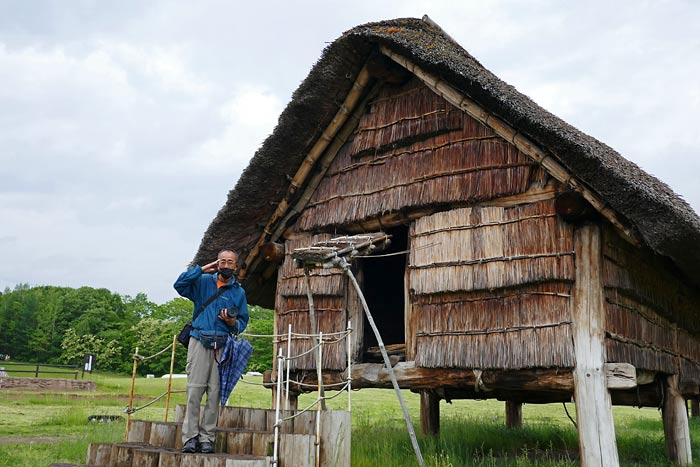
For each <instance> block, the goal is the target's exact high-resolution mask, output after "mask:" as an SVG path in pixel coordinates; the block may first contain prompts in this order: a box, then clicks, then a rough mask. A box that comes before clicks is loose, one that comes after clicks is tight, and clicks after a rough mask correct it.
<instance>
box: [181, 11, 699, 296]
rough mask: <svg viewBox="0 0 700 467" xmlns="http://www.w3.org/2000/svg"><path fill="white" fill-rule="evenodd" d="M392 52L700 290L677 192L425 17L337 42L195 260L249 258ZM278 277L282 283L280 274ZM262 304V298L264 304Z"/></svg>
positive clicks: (690, 233)
mask: <svg viewBox="0 0 700 467" xmlns="http://www.w3.org/2000/svg"><path fill="white" fill-rule="evenodd" d="M381 46H384V47H386V48H388V49H390V50H391V51H393V52H395V53H397V54H400V55H403V56H404V57H407V58H410V60H411V61H413V62H414V63H415V64H417V65H418V66H420V67H421V68H422V69H424V70H426V71H428V72H430V73H432V74H434V75H438V76H440V77H441V78H442V79H443V80H445V81H446V82H448V83H449V84H450V85H451V86H453V87H454V88H456V89H458V90H459V91H460V92H462V93H463V94H464V95H466V96H469V97H470V98H471V99H472V100H473V101H476V102H477V103H479V104H480V105H481V106H482V107H483V108H485V109H487V110H488V111H489V112H491V113H493V114H494V115H496V116H498V117H500V118H501V119H502V120H504V121H506V122H507V123H509V124H510V125H511V126H512V127H514V128H517V130H518V131H519V132H520V133H522V134H524V135H526V136H527V137H528V138H530V139H531V140H532V141H534V142H535V143H536V144H538V145H539V147H540V148H542V149H544V150H545V151H547V152H549V153H551V154H552V156H553V157H554V158H555V159H557V160H558V161H559V162H560V163H561V164H562V165H563V166H565V167H566V168H567V169H568V170H569V171H570V172H571V173H572V174H574V175H575V177H576V178H577V179H578V180H579V181H581V182H583V183H584V184H585V185H586V186H587V188H588V189H589V190H591V191H592V192H593V193H595V194H596V195H597V196H598V197H599V198H600V199H601V200H602V201H603V202H605V203H606V204H607V206H609V207H610V208H611V209H612V210H613V211H615V212H616V213H617V214H618V215H619V216H620V217H621V218H622V219H624V220H625V222H626V224H628V225H629V226H630V227H631V228H632V229H633V230H636V232H635V233H636V234H637V235H638V237H639V238H640V239H641V240H642V242H643V243H644V244H645V245H646V246H647V247H649V248H650V249H651V250H653V251H654V252H655V253H657V254H659V255H662V256H666V257H668V258H670V259H671V260H672V261H673V262H674V263H675V265H676V266H677V267H678V268H679V269H680V270H681V271H682V272H683V273H684V274H685V275H687V276H688V277H689V279H690V280H691V281H692V282H694V283H696V284H700V248H698V245H700V218H698V215H697V214H696V213H695V212H694V211H693V209H692V208H691V207H690V206H689V205H688V204H687V203H686V202H685V201H684V200H683V199H681V198H680V197H679V196H678V195H677V194H675V193H674V192H673V190H671V188H670V187H669V186H668V185H666V184H665V183H663V182H662V181H660V180H658V179H656V178H655V177H653V176H651V175H649V174H647V173H646V172H644V171H643V170H642V169H640V168H639V167H638V166H637V165H635V164H634V163H632V162H630V161H628V160H627V159H625V158H624V157H622V156H621V155H620V154H618V153H617V152H616V151H615V150H613V149H612V148H610V147H608V146H607V145H605V144H603V143H601V142H600V141H598V140H596V139H595V138H593V137H591V136H589V135H586V134H584V133H583V132H581V131H579V130H577V129H576V128H574V127H572V126H571V125H569V124H567V123H566V122H564V121H562V120H561V119H559V118H558V117H556V116H555V115H553V114H551V113H549V112H548V111H546V110H544V109H543V108H541V107H540V106H538V105H537V104H536V103H535V102H533V101H532V100H531V99H530V98H528V97H527V96H525V95H523V94H521V93H519V92H518V91H517V90H516V89H515V88H514V87H513V86H510V85H508V84H507V83H505V82H503V81H501V80H500V79H499V78H498V77H496V76H495V75H494V74H493V73H491V72H490V71H489V70H487V69H486V68H484V67H483V66H482V65H481V64H480V63H479V62H478V61H477V60H476V59H475V58H474V57H472V56H471V55H470V54H469V53H468V52H467V51H466V50H464V49H463V48H462V47H461V46H460V45H459V44H457V43H455V42H454V41H453V40H452V39H451V38H450V37H449V36H448V35H446V34H445V33H444V32H443V31H442V30H441V29H439V28H438V27H435V26H433V25H431V24H429V23H428V22H425V21H423V20H419V19H396V20H390V21H383V22H378V23H370V24H366V25H362V26H358V27H355V28H353V29H351V30H349V31H347V32H346V33H344V34H343V35H342V36H341V37H340V38H338V39H337V40H336V41H334V42H333V43H331V44H330V45H329V46H328V47H327V48H326V49H325V50H324V52H323V55H322V56H321V58H320V60H319V61H318V63H316V65H315V66H314V67H313V68H312V70H311V72H310V73H309V75H308V77H307V78H306V79H305V80H304V82H303V83H302V84H301V85H300V86H299V88H298V89H297V90H296V92H295V93H294V95H293V96H292V100H291V102H290V103H289V104H288V105H287V108H286V109H285V110H284V112H283V113H282V114H281V116H280V118H279V122H278V124H277V127H276V128H275V130H274V132H273V134H272V135H271V136H269V137H268V138H267V140H265V142H264V143H263V145H262V147H261V148H260V149H259V150H258V151H257V152H256V153H255V156H254V157H253V159H252V160H251V161H250V164H249V165H248V167H247V168H246V169H245V171H244V172H243V174H242V175H241V178H240V179H239V181H238V183H237V184H236V187H235V188H234V189H233V190H231V191H230V192H229V195H228V200H227V201H226V204H225V205H224V206H223V207H222V208H221V210H220V211H219V213H218V214H217V216H216V217H215V218H214V220H213V221H212V223H211V225H210V226H209V228H208V229H207V231H206V233H205V235H204V238H203V239H202V243H201V245H200V247H199V250H198V251H197V254H196V256H195V258H194V260H193V262H194V263H205V262H208V261H210V260H211V258H213V257H214V256H215V255H216V252H217V251H218V250H219V249H220V248H222V247H224V246H232V247H234V248H236V249H237V250H239V251H240V252H241V258H242V259H245V257H246V255H248V253H249V252H250V251H251V249H252V248H253V246H254V245H255V243H256V242H257V241H258V239H259V238H260V236H261V235H262V233H263V229H264V227H265V224H266V223H267V221H268V220H269V218H270V217H271V215H272V213H273V212H274V211H275V208H276V205H277V204H278V203H279V202H280V201H281V200H282V199H283V198H284V196H285V194H286V193H287V190H288V188H289V181H290V179H291V177H293V176H294V174H295V173H296V171H297V169H298V168H299V166H300V164H301V162H302V160H303V159H304V157H305V156H306V154H307V152H308V150H309V148H311V146H312V145H313V144H314V143H315V142H316V140H317V139H318V137H319V136H320V135H321V133H322V132H323V130H324V128H325V127H326V126H327V125H328V124H329V123H330V121H331V119H332V118H333V116H334V115H335V114H336V112H337V111H338V109H339V106H340V104H341V103H342V102H343V99H344V98H345V96H346V95H347V94H348V92H349V90H350V87H351V86H352V84H353V82H354V80H355V77H356V76H357V74H358V72H359V70H360V69H361V68H362V66H363V64H364V63H365V62H366V60H367V58H368V57H369V56H370V55H371V54H372V53H373V52H376V51H377V50H378V48H379V47H381ZM257 272H259V271H247V274H246V275H247V278H248V279H249V280H247V281H246V282H247V284H245V285H246V290H247V291H248V293H249V296H250V301H251V302H253V303H261V304H262V303H267V304H268V305H269V304H270V301H271V300H272V299H273V295H271V292H272V291H273V290H274V283H272V284H270V281H267V283H266V284H265V283H263V282H264V281H260V280H259V278H258V279H257V280H252V278H254V277H256V273H257ZM273 281H274V278H273ZM256 300H257V301H256Z"/></svg>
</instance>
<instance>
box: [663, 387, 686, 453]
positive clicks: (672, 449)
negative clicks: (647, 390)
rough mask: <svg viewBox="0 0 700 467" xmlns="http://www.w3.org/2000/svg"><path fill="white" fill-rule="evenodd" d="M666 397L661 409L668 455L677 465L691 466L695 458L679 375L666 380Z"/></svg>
mask: <svg viewBox="0 0 700 467" xmlns="http://www.w3.org/2000/svg"><path fill="white" fill-rule="evenodd" d="M664 387H665V391H664V392H665V397H664V404H663V406H662V407H661V414H662V417H663V422H664V436H665V438H666V455H667V456H668V458H669V459H670V460H671V461H672V462H673V463H675V464H676V465H690V464H692V463H693V456H692V452H691V449H690V428H689V427H688V412H687V410H688V409H687V406H686V404H685V399H684V398H683V396H682V395H681V393H680V390H679V388H678V375H669V376H666V378H665V379H664Z"/></svg>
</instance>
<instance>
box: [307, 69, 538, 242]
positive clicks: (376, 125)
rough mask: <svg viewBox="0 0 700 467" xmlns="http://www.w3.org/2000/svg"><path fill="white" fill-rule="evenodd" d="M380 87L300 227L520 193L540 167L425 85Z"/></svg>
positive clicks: (340, 222) (337, 158)
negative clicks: (381, 92)
mask: <svg viewBox="0 0 700 467" xmlns="http://www.w3.org/2000/svg"><path fill="white" fill-rule="evenodd" d="M407 86H408V89H404V88H402V87H399V88H392V87H389V88H385V92H384V93H383V94H380V95H379V96H378V97H377V99H376V100H374V101H373V102H372V105H371V108H370V111H369V112H368V113H366V114H364V116H363V117H362V118H361V120H360V123H359V125H358V128H357V130H356V131H355V133H354V135H353V136H352V137H351V138H350V140H349V141H348V142H347V143H346V144H345V145H344V146H343V147H342V148H341V149H340V151H339V152H338V154H337V155H336V157H335V159H334V160H333V162H332V163H331V165H330V167H329V170H328V173H327V174H326V178H325V179H324V180H323V181H322V182H321V183H320V184H319V186H318V188H317V189H316V191H315V193H314V194H313V196H312V197H311V199H310V202H309V203H308V204H307V206H306V209H305V211H304V212H303V213H302V214H301V216H300V218H299V221H298V223H297V228H298V229H300V230H311V229H314V228H318V227H321V226H323V227H328V226H332V225H342V224H348V223H351V222H354V221H359V220H362V219H366V218H368V217H371V216H375V215H381V214H384V213H388V212H392V211H399V210H401V209H404V208H405V207H406V206H415V207H418V206H426V205H434V204H440V203H450V202H461V203H464V202H468V201H477V200H484V199H491V198H495V197H498V196H505V195H510V194H516V193H522V192H523V191H525V190H527V188H528V187H530V186H531V185H532V184H533V182H534V183H543V182H544V179H545V176H544V172H543V171H542V170H541V169H539V168H537V167H536V166H535V164H534V162H533V161H532V160H531V159H529V158H528V157H526V156H525V155H524V154H522V153H521V152H520V151H519V150H518V149H517V148H516V147H515V146H513V145H511V144H508V143H507V142H506V141H504V140H503V139H501V138H500V137H497V136H496V135H495V133H494V132H493V131H492V130H491V129H489V128H488V127H486V126H485V125H483V124H481V123H479V122H478V121H476V120H475V119H473V118H471V117H469V116H468V115H467V114H465V113H464V112H461V111H458V110H457V109H455V108H454V107H452V106H451V105H449V104H447V102H446V101H445V100H444V99H442V98H440V97H439V96H437V95H435V94H434V93H433V92H432V91H430V90H428V89H427V88H426V87H425V86H424V85H417V84H415V82H413V83H409V85H407Z"/></svg>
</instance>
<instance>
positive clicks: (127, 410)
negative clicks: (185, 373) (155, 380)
mask: <svg viewBox="0 0 700 467" xmlns="http://www.w3.org/2000/svg"><path fill="white" fill-rule="evenodd" d="M178 392H187V391H186V390H185V389H178V390H175V391H172V390H171V391H169V392H168V391H165V392H164V393H163V394H161V395H160V396H158V397H156V398H155V399H153V400H151V402H149V403H148V404H146V405H142V406H141V407H130V406H128V405H127V406H126V407H125V408H124V413H126V414H132V413H134V412H138V411H139V410H143V409H145V408H146V407H148V406H151V405H153V404H155V403H156V402H158V401H159V400H161V399H162V398H163V397H165V396H166V395H168V394H174V393H178Z"/></svg>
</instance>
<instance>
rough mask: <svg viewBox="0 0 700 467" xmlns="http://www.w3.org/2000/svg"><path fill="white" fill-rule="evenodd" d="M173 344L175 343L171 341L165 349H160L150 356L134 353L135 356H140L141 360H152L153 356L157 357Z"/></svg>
mask: <svg viewBox="0 0 700 467" xmlns="http://www.w3.org/2000/svg"><path fill="white" fill-rule="evenodd" d="M172 346H173V344H172V343H170V344H168V345H167V346H166V347H165V348H164V349H163V350H159V351H158V352H156V353H154V354H153V355H149V356H148V357H144V356H143V355H137V354H134V358H138V359H139V361H142V362H143V361H145V360H150V359H152V358H154V357H157V356H158V355H160V354H162V353H163V352H165V351H166V350H169V349H170V348H171V347H172Z"/></svg>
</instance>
